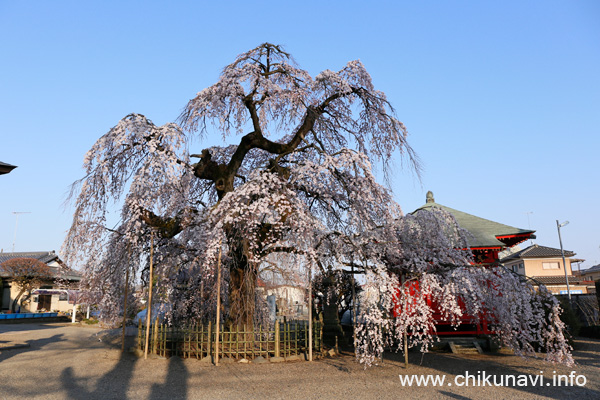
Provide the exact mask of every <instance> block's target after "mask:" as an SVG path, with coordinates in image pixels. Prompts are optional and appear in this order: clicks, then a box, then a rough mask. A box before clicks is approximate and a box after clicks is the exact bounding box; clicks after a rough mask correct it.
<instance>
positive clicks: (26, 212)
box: [12, 211, 31, 253]
mask: <svg viewBox="0 0 600 400" xmlns="http://www.w3.org/2000/svg"><path fill="white" fill-rule="evenodd" d="M13 214H15V217H16V222H15V236H14V238H13V245H12V252H13V253H14V252H15V242H16V241H17V228H18V227H19V215H20V214H31V211H13Z"/></svg>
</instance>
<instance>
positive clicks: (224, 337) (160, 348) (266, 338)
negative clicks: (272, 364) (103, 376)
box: [137, 319, 323, 360]
mask: <svg viewBox="0 0 600 400" xmlns="http://www.w3.org/2000/svg"><path fill="white" fill-rule="evenodd" d="M218 334H219V342H218V346H219V347H218V354H219V357H228V358H231V359H236V360H239V359H242V358H246V359H249V360H253V359H255V358H256V357H258V356H262V357H264V358H267V359H268V358H271V357H290V356H293V355H300V354H308V334H309V329H308V321H290V322H285V323H282V322H276V323H275V324H274V325H273V326H270V327H263V326H260V325H259V326H254V327H246V326H228V327H223V326H221V327H220V329H219V332H218ZM216 335H217V332H216V329H215V324H213V323H211V322H209V323H208V324H206V325H202V324H195V325H189V326H183V327H175V326H167V325H165V324H160V323H159V322H158V319H157V320H156V322H155V323H154V324H152V325H151V326H150V339H149V342H148V353H152V354H157V355H159V356H163V357H170V356H174V355H176V356H179V357H182V358H197V359H203V358H206V357H213V356H214V355H215V354H216V351H217V341H216ZM312 335H313V352H315V353H320V352H321V349H322V342H323V326H322V323H321V322H320V321H314V322H313V332H312ZM137 337H138V340H137V343H138V348H139V349H140V350H142V351H143V350H144V344H145V340H146V326H145V325H144V324H143V323H142V322H141V321H140V324H139V326H138V336H137Z"/></svg>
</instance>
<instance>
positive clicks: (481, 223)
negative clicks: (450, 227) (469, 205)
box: [415, 200, 535, 248]
mask: <svg viewBox="0 0 600 400" xmlns="http://www.w3.org/2000/svg"><path fill="white" fill-rule="evenodd" d="M432 207H437V208H440V209H442V210H444V211H446V212H449V213H450V214H452V215H453V216H454V218H455V219H456V222H458V225H460V227H461V228H463V229H465V230H467V231H469V232H470V233H471V235H472V237H469V238H468V239H467V240H468V243H469V246H470V247H471V248H477V247H500V248H504V247H506V244H505V243H503V242H502V241H500V240H498V239H497V238H496V237H497V236H509V235H520V234H532V235H531V238H535V236H534V235H533V233H534V232H535V231H532V230H525V229H519V228H515V227H514V226H509V225H504V224H501V223H498V222H494V221H490V220H488V219H485V218H480V217H476V216H475V215H471V214H467V213H466V212H462V211H458V210H455V209H453V208H450V207H446V206H443V205H441V204H438V203H435V202H434V201H429V200H428V203H426V204H425V205H423V206H421V207H419V208H417V209H416V210H415V212H417V211H419V210H427V209H429V208H432Z"/></svg>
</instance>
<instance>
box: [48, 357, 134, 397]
mask: <svg viewBox="0 0 600 400" xmlns="http://www.w3.org/2000/svg"><path fill="white" fill-rule="evenodd" d="M136 362H137V357H135V356H133V355H131V354H129V353H127V352H122V353H121V356H120V357H119V361H118V362H117V363H116V364H115V366H114V367H113V368H112V369H111V370H110V371H108V372H107V373H106V374H105V375H103V376H102V377H101V378H100V379H99V380H98V382H97V384H96V389H95V390H92V391H90V390H89V389H88V388H87V386H88V385H87V384H86V381H87V379H88V378H86V377H81V378H77V377H75V376H74V374H73V369H72V368H71V367H67V368H65V369H64V370H63V371H62V373H61V376H60V379H61V383H62V387H63V388H64V389H65V391H66V392H67V396H68V398H70V399H127V390H128V389H129V383H130V381H131V377H132V375H133V369H134V366H135V363H136Z"/></svg>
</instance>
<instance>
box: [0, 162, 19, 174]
mask: <svg viewBox="0 0 600 400" xmlns="http://www.w3.org/2000/svg"><path fill="white" fill-rule="evenodd" d="M15 168H17V166H16V165H10V164H7V163H3V162H2V161H0V175H2V174H8V173H9V172H10V171H12V170H13V169H15Z"/></svg>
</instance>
